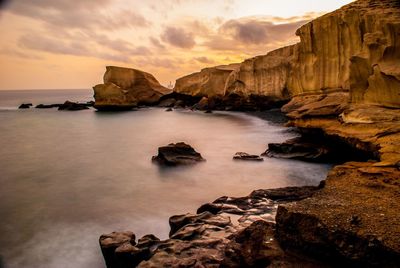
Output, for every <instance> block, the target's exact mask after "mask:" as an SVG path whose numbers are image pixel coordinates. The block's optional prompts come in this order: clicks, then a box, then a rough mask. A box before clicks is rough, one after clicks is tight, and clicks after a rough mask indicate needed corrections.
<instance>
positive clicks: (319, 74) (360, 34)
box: [288, 0, 400, 107]
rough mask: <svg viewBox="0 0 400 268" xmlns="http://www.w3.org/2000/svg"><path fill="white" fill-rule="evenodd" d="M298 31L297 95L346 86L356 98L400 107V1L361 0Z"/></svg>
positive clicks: (293, 81) (292, 83)
mask: <svg viewBox="0 0 400 268" xmlns="http://www.w3.org/2000/svg"><path fill="white" fill-rule="evenodd" d="M296 34H297V35H298V36H299V37H300V39H301V42H300V43H299V44H298V50H297V51H296V56H295V60H294V61H293V62H292V71H291V75H290V79H289V81H288V88H289V90H290V92H291V94H292V95H298V94H301V93H308V92H320V91H325V90H326V89H343V90H349V91H350V100H351V102H354V103H372V104H379V105H383V106H389V107H400V2H398V1H395V0H379V1H378V0H361V1H356V2H354V3H351V4H349V5H346V6H344V7H342V8H341V9H339V10H337V11H334V12H332V13H329V14H327V15H325V16H322V17H320V18H317V19H315V20H313V21H312V22H310V23H308V24H306V25H304V26H302V27H301V28H300V29H298V30H297V32H296Z"/></svg>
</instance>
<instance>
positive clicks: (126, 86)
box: [93, 66, 171, 110]
mask: <svg viewBox="0 0 400 268" xmlns="http://www.w3.org/2000/svg"><path fill="white" fill-rule="evenodd" d="M93 90H94V99H95V104H94V107H95V108H96V109H97V110H130V109H132V108H134V107H136V106H137V105H154V104H157V103H158V102H159V101H160V98H161V97H162V96H163V95H165V94H167V93H170V91H171V90H169V89H168V88H166V87H163V86H162V85H161V84H160V83H159V82H158V81H157V79H156V78H155V77H154V76H153V75H152V74H150V73H146V72H144V71H140V70H137V69H130V68H123V67H116V66H107V67H106V72H105V74H104V84H99V85H96V86H94V87H93Z"/></svg>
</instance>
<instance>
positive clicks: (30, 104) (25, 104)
mask: <svg viewBox="0 0 400 268" xmlns="http://www.w3.org/2000/svg"><path fill="white" fill-rule="evenodd" d="M31 106H32V103H22V104H21V105H20V106H19V107H18V109H29V108H31Z"/></svg>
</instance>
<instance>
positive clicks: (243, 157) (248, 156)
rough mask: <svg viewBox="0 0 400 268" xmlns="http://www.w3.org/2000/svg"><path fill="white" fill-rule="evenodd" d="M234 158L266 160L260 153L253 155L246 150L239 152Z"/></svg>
mask: <svg viewBox="0 0 400 268" xmlns="http://www.w3.org/2000/svg"><path fill="white" fill-rule="evenodd" d="M233 159H234V160H246V161H264V158H262V157H260V156H258V155H251V154H248V153H244V152H238V153H236V154H235V155H234V156H233Z"/></svg>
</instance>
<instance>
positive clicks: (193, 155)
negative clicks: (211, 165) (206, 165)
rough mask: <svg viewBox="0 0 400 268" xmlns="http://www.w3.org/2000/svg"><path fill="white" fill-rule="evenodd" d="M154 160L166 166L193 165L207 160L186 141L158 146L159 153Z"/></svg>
mask: <svg viewBox="0 0 400 268" xmlns="http://www.w3.org/2000/svg"><path fill="white" fill-rule="evenodd" d="M152 161H153V162H156V163H158V164H160V165H165V166H177V165H191V164H196V163H198V162H202V161H205V159H204V158H203V157H202V156H201V154H199V153H198V152H196V151H195V150H194V149H193V148H192V146H190V145H188V144H186V143H184V142H178V143H171V144H168V145H167V146H162V147H160V148H158V155H155V156H153V158H152Z"/></svg>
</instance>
